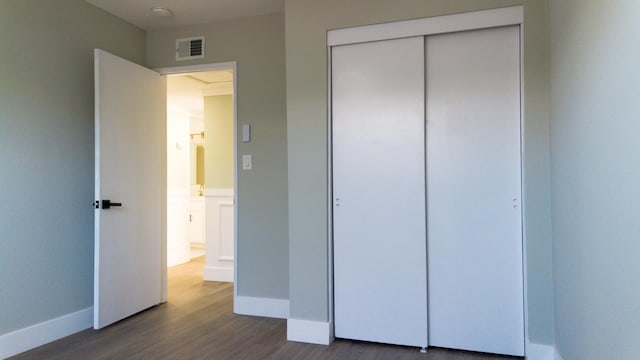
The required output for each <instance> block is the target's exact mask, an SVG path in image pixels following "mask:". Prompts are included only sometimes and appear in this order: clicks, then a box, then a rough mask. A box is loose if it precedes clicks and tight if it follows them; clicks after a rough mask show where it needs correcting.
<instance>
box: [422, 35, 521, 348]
mask: <svg viewBox="0 0 640 360" xmlns="http://www.w3.org/2000/svg"><path fill="white" fill-rule="evenodd" d="M425 56H426V58H425V59H426V77H425V78H426V157H427V239H428V279H429V282H428V283H429V285H428V290H429V291H428V293H429V345H431V346H439V347H447V348H456V349H466V350H473V351H482V352H491V353H500V354H512V355H520V356H522V355H524V318H523V314H524V312H523V275H522V274H523V271H522V270H523V269H522V230H521V229H522V224H521V207H520V202H521V176H520V171H521V170H520V169H521V167H520V33H519V27H517V26H513V27H502V28H492V29H486V30H476V31H468V32H458V33H450V34H443V35H435V36H428V37H427V38H426V40H425Z"/></svg>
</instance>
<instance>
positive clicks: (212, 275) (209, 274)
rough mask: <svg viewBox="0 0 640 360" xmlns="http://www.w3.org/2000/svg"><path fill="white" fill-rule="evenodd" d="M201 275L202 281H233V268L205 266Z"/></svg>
mask: <svg viewBox="0 0 640 360" xmlns="http://www.w3.org/2000/svg"><path fill="white" fill-rule="evenodd" d="M202 275H203V276H202V277H203V279H204V281H222V282H233V268H221V267H217V266H205V267H204V270H203V271H202Z"/></svg>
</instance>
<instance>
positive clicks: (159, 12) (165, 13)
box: [151, 7, 173, 17]
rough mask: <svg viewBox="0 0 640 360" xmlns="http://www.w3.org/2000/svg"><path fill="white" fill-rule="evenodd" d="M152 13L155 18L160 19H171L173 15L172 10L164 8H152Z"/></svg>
mask: <svg viewBox="0 0 640 360" xmlns="http://www.w3.org/2000/svg"><path fill="white" fill-rule="evenodd" d="M151 13H152V14H153V15H155V16H160V17H169V16H172V15H173V12H171V10H169V9H167V8H163V7H153V8H151Z"/></svg>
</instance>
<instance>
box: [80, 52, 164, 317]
mask: <svg viewBox="0 0 640 360" xmlns="http://www.w3.org/2000/svg"><path fill="white" fill-rule="evenodd" d="M165 102H166V85H165V79H164V77H163V76H161V75H160V74H158V73H156V72H154V71H151V70H149V69H146V68H144V67H142V66H140V65H137V64H134V63H131V62H129V61H126V60H123V59H121V58H119V57H117V56H114V55H111V54H109V53H107V52H104V51H101V50H96V51H95V107H96V109H95V110H96V111H95V127H96V130H95V131H96V133H95V146H96V147H95V167H96V168H95V195H96V200H98V201H99V202H100V205H101V206H100V207H99V208H96V210H95V270H94V277H95V279H94V324H93V326H94V328H95V329H99V328H102V327H104V326H107V325H109V324H111V323H113V322H116V321H118V320H121V319H123V318H125V317H128V316H130V315H133V314H135V313H137V312H139V311H141V310H144V309H146V308H148V307H151V306H153V305H156V304H158V303H160V296H161V294H160V285H161V284H160V281H161V279H160V268H161V264H160V259H161V254H160V251H161V248H160V246H161V223H162V222H161V216H162V214H161V199H162V197H163V196H162V192H163V191H164V189H163V188H162V183H161V181H162V169H163V168H164V165H163V164H162V162H163V161H164V159H163V155H162V154H164V153H165V150H164V148H163V146H164V143H163V141H162V139H163V136H164V134H165V133H164V131H165V130H164V129H165V128H166V103H165ZM104 200H111V201H112V202H115V203H118V204H120V206H112V207H110V208H107V207H104V206H102V201H104Z"/></svg>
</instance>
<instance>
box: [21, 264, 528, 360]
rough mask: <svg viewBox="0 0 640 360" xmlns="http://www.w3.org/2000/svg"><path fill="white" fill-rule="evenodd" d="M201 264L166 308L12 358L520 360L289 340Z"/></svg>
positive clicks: (175, 275) (175, 281) (178, 279)
mask: <svg viewBox="0 0 640 360" xmlns="http://www.w3.org/2000/svg"><path fill="white" fill-rule="evenodd" d="M203 261H204V258H203V257H201V258H197V259H194V260H192V261H191V262H189V263H187V264H184V265H178V266H175V267H172V268H170V269H169V274H168V275H169V280H168V281H169V299H168V302H167V303H165V304H162V305H159V306H156V307H154V308H151V309H149V310H146V311H144V312H142V313H140V314H137V315H135V316H132V317H130V318H128V319H125V320H123V321H120V322H118V323H116V324H114V325H111V326H109V327H107V328H105V329H102V330H100V331H95V330H93V329H88V330H85V331H82V332H79V333H77V334H74V335H72V336H69V337H66V338H64V339H60V340H58V341H55V342H52V343H50V344H47V345H44V346H41V347H39V348H36V349H33V350H31V351H28V352H25V353H22V354H20V355H17V356H15V357H13V358H11V359H15V360H17V359H407V360H409V359H416V360H418V359H419V360H489V359H518V358H511V357H505V356H496V355H488V354H479V353H471V352H465V351H454V350H448V349H438V348H435V349H434V348H429V350H428V353H427V354H421V353H420V351H419V349H417V348H410V347H402V346H391V345H382V344H373V343H366V342H357V341H349V340H340V339H338V340H336V341H335V342H334V343H333V344H331V345H330V346H322V345H312V344H303V343H295V342H287V329H286V321H285V320H282V319H270V318H261V317H253V316H242V315H235V314H234V313H233V308H232V307H233V285H232V284H230V283H218V282H204V281H202V266H203Z"/></svg>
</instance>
